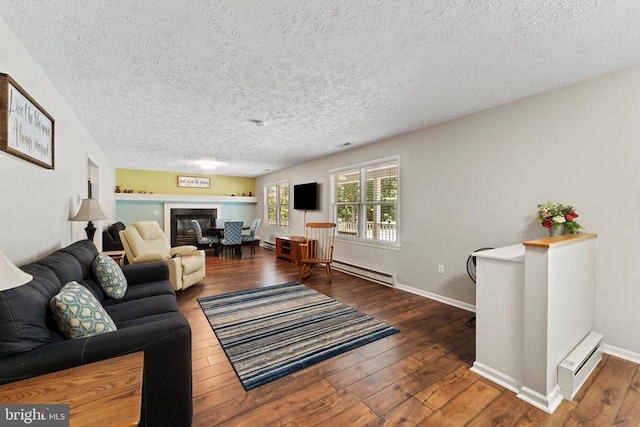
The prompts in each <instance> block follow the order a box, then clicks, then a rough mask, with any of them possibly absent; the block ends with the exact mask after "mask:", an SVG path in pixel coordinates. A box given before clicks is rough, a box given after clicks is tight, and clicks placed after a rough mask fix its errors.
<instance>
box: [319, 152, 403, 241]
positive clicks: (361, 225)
mask: <svg viewBox="0 0 640 427" xmlns="http://www.w3.org/2000/svg"><path fill="white" fill-rule="evenodd" d="M389 163H396V167H397V175H396V176H397V180H398V182H397V185H398V189H397V200H396V206H395V207H396V223H395V241H387V240H380V239H367V238H364V237H360V236H362V235H364V234H365V233H366V226H367V224H366V222H367V221H366V206H367V205H370V204H371V203H370V202H366V200H365V199H366V197H365V196H364V195H363V194H362V189H363V188H365V189H366V179H365V177H364V176H363V171H365V170H366V169H367V168H371V167H375V166H377V165H385V164H389ZM356 170H357V171H359V174H360V189H361V197H360V201H359V202H358V206H359V208H358V212H359V218H358V233H357V234H358V235H357V236H345V235H341V234H340V233H337V234H336V240H341V241H344V242H352V243H358V244H363V245H367V246H375V247H382V248H399V247H400V200H401V195H400V156H399V155H395V156H390V157H385V158H381V159H376V160H371V161H368V162H363V163H358V164H354V165H348V166H344V167H340V168H336V169H331V170H330V171H329V174H330V175H329V181H330V184H331V199H330V203H331V214H330V216H331V221H332V222H336V223H337V204H336V180H337V177H338V175H339V174H340V173H343V172H353V171H356ZM362 217H364V218H365V220H364V221H363V220H362Z"/></svg>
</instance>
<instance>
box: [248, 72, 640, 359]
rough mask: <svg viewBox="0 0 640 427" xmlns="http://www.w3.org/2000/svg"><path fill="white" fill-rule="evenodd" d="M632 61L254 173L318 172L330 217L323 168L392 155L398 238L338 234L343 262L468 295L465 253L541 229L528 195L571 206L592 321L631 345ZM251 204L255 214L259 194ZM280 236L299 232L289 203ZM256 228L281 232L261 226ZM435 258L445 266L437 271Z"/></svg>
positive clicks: (639, 249) (637, 275) (636, 274)
mask: <svg viewBox="0 0 640 427" xmlns="http://www.w3.org/2000/svg"><path fill="white" fill-rule="evenodd" d="M639 117H640V67H634V68H630V69H626V70H622V71H619V72H615V73H611V74H607V75H605V76H602V77H599V78H597V79H593V80H590V81H587V82H583V83H581V84H577V85H574V86H570V87H566V88H561V89H558V90H555V91H552V92H547V93H543V94H539V95H536V96H532V97H529V98H526V99H523V100H520V101H517V102H514V103H511V104H508V105H504V106H501V107H497V108H493V109H490V110H486V111H483V112H480V113H477V114H473V115H470V116H467V117H464V118H461V119H457V120H453V121H450V122H446V123H442V124H440V125H436V126H433V127H430V128H428V129H424V130H420V131H416V132H412V133H409V134H405V135H401V136H398V137H394V138H390V139H387V140H383V141H380V142H377V143H373V144H369V145H366V146H363V147H360V148H354V149H351V150H348V151H342V152H339V153H337V154H335V155H333V156H329V157H325V158H323V159H319V160H316V161H312V162H309V163H306V164H302V165H298V166H296V167H293V168H289V169H285V170H281V171H277V172H273V173H270V174H268V175H265V176H262V177H260V178H259V179H258V180H257V182H256V191H257V192H258V194H259V195H260V196H261V197H262V186H263V184H264V183H268V182H274V181H278V180H282V179H289V180H290V185H291V186H293V185H295V184H299V183H304V182H311V181H318V182H319V183H320V184H321V189H322V190H321V191H322V195H321V210H319V211H316V212H310V213H307V218H306V219H307V221H312V220H313V221H316V220H317V221H323V220H329V219H330V206H329V170H330V169H334V168H338V167H342V166H347V165H350V164H356V163H361V162H363V161H368V160H373V159H377V158H382V157H387V156H391V155H396V154H397V155H400V163H401V169H400V192H401V193H400V195H401V203H402V204H401V210H400V212H401V217H400V220H401V223H400V228H399V233H400V238H401V244H402V246H401V248H400V249H399V250H388V249H379V248H373V247H369V246H363V245H356V244H351V243H344V242H338V243H337V244H336V250H335V256H336V258H339V259H340V260H343V261H345V262H351V263H353V264H357V265H362V266H371V267H372V268H375V269H377V270H381V271H388V272H390V273H395V274H397V277H398V283H399V284H400V285H402V286H405V287H409V288H413V289H416V290H421V291H424V293H425V294H436V295H441V296H443V297H445V298H449V299H453V300H458V301H461V302H462V303H466V304H471V305H474V304H475V288H474V284H473V282H472V281H471V280H470V279H469V278H468V276H467V273H466V268H465V263H466V259H467V257H468V255H469V254H470V253H471V252H473V251H474V250H476V249H478V248H482V247H496V248H497V247H502V246H509V245H513V244H517V243H520V242H523V241H525V240H532V239H537V238H542V237H548V234H547V230H546V229H545V228H543V227H542V226H540V225H539V224H538V223H537V222H536V211H537V207H536V206H537V204H538V203H542V202H546V201H557V202H563V203H567V204H572V205H573V206H574V207H575V208H576V210H577V212H578V214H580V217H579V218H578V220H579V222H580V223H581V224H582V225H583V226H584V227H586V229H587V230H588V231H589V232H593V233H597V234H598V236H599V237H598V239H597V249H596V251H597V265H596V272H597V273H596V277H597V283H596V295H597V297H596V329H597V330H598V331H599V332H601V333H603V334H604V335H605V343H606V344H608V345H610V346H612V347H615V348H619V349H624V351H628V352H630V353H631V354H640V336H639V335H638V333H637V331H636V325H637V318H636V313H635V312H636V311H637V303H638V301H640V283H639V280H640V263H639V262H638V261H637V260H638V259H640V239H638V238H637V237H638V236H640V166H639V165H640V120H638V118H639ZM258 214H259V216H260V217H263V216H264V215H263V213H262V203H258ZM290 216H291V218H290V224H291V225H290V229H289V230H288V234H293V235H299V234H302V233H303V214H302V213H301V212H297V211H293V210H292V211H291V215H290ZM262 234H263V235H264V236H269V235H271V234H276V235H279V234H287V230H270V229H269V228H267V227H265V228H264V229H263V231H262ZM438 264H442V265H444V266H445V271H446V274H444V275H441V274H438Z"/></svg>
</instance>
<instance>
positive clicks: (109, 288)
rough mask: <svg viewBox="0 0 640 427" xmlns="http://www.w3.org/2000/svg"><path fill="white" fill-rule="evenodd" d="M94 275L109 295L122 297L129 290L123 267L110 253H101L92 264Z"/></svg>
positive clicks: (116, 297) (117, 297) (115, 297)
mask: <svg viewBox="0 0 640 427" xmlns="http://www.w3.org/2000/svg"><path fill="white" fill-rule="evenodd" d="M92 269H93V276H94V277H95V278H96V280H97V281H98V283H99V284H100V287H101V288H102V290H103V291H104V293H105V294H107V296H108V297H110V298H114V299H120V298H122V297H123V296H124V294H125V292H127V279H125V277H124V274H123V273H122V269H121V268H120V266H119V265H118V263H116V262H115V261H114V259H113V258H111V257H110V256H108V255H103V254H100V255H98V256H97V257H96V258H95V259H94V260H93V264H92Z"/></svg>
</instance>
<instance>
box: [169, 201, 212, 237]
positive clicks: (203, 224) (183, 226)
mask: <svg viewBox="0 0 640 427" xmlns="http://www.w3.org/2000/svg"><path fill="white" fill-rule="evenodd" d="M217 214H218V210H217V209H215V208H188V207H181V208H171V209H170V224H171V235H170V236H171V237H170V240H171V246H172V247H173V246H182V245H194V246H199V245H198V239H197V237H196V232H195V230H194V229H193V225H192V224H191V221H192V220H194V219H195V220H196V221H198V222H199V223H200V228H202V230H203V231H204V230H206V229H207V228H208V227H214V226H215V224H216V217H217Z"/></svg>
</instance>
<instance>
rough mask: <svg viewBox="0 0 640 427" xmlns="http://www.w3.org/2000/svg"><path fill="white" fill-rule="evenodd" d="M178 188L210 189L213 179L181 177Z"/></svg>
mask: <svg viewBox="0 0 640 427" xmlns="http://www.w3.org/2000/svg"><path fill="white" fill-rule="evenodd" d="M178 187H196V188H209V187H211V179H210V178H207V177H199V176H179V177H178Z"/></svg>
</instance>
